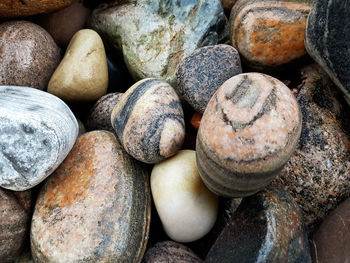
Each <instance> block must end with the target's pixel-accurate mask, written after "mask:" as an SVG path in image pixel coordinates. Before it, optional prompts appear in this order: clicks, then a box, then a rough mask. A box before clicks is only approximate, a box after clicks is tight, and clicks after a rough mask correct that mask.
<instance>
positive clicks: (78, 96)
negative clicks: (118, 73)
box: [47, 29, 108, 102]
mask: <svg viewBox="0 0 350 263" xmlns="http://www.w3.org/2000/svg"><path fill="white" fill-rule="evenodd" d="M107 87H108V67H107V58H106V52H105V49H104V46H103V42H102V39H101V38H100V36H99V35H98V34H97V33H96V32H95V31H93V30H91V29H82V30H79V31H78V32H77V33H76V34H75V35H74V36H73V38H72V39H71V41H70V43H69V45H68V47H67V51H66V54H65V55H64V58H63V59H62V61H61V63H60V64H59V66H58V67H57V69H56V70H55V72H54V73H53V75H52V77H51V79H50V82H49V86H48V89H47V91H48V92H49V93H52V94H53V95H56V96H57V97H59V98H61V99H63V100H66V101H76V102H79V101H94V100H97V99H99V98H100V97H102V96H103V95H105V94H106V92H107Z"/></svg>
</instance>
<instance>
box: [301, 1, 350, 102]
mask: <svg viewBox="0 0 350 263" xmlns="http://www.w3.org/2000/svg"><path fill="white" fill-rule="evenodd" d="M349 42H350V2H349V1H344V0H318V1H315V3H314V5H313V8H312V11H311V12H310V16H309V18H308V22H307V27H306V36H305V45H306V49H307V51H308V53H309V54H310V56H311V57H312V58H313V59H314V60H315V61H316V62H317V63H318V64H319V65H321V66H322V68H323V69H324V70H325V71H326V72H327V73H328V74H329V76H330V77H331V79H332V80H333V81H334V83H335V84H336V85H337V86H338V87H339V88H340V90H341V91H342V92H343V94H344V97H345V99H346V100H347V102H348V104H349V105H350V63H349V61H350V49H349Z"/></svg>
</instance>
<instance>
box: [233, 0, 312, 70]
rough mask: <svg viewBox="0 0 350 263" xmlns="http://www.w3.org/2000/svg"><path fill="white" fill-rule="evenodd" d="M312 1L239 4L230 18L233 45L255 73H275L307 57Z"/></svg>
mask: <svg viewBox="0 0 350 263" xmlns="http://www.w3.org/2000/svg"><path fill="white" fill-rule="evenodd" d="M309 12H310V0H304V1H303V0H278V1H270V0H248V1H247V0H239V1H238V2H237V3H236V4H235V5H234V7H233V8H232V11H231V15H230V35H231V41H232V45H233V46H234V47H235V48H236V49H237V50H238V52H239V54H240V55H241V58H242V60H243V61H244V62H245V63H246V64H248V65H249V66H251V67H252V68H254V69H258V70H267V69H271V68H272V69H276V68H278V67H280V66H282V65H285V64H288V63H290V62H292V61H294V60H296V59H299V58H301V57H302V56H304V55H305V54H306V49H305V45H304V35H305V28H306V20H307V16H308V14H309Z"/></svg>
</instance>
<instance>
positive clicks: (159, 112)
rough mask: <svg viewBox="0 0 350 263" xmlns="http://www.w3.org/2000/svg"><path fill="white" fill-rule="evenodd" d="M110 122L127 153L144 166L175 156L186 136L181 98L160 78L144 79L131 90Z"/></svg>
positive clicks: (120, 102)
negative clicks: (144, 164)
mask: <svg viewBox="0 0 350 263" xmlns="http://www.w3.org/2000/svg"><path fill="white" fill-rule="evenodd" d="M111 121H112V126H113V128H114V130H115V132H116V134H117V136H118V138H119V140H120V142H121V143H122V145H123V146H124V148H125V150H126V151H127V152H128V153H129V154H130V155H131V156H133V157H134V158H135V159H137V160H139V161H142V162H145V163H157V162H160V161H162V160H164V159H166V158H168V157H170V156H172V155H174V154H175V153H177V152H178V150H180V148H181V146H182V143H183V141H184V137H185V124H184V115H183V110H182V106H181V103H180V100H179V97H178V96H177V94H176V92H175V91H174V89H173V88H172V87H171V86H170V85H169V84H168V83H166V82H164V81H162V80H158V79H144V80H141V81H139V82H137V83H135V84H134V85H133V86H132V87H130V88H129V89H128V90H127V91H126V92H125V93H124V95H123V97H122V98H121V100H120V101H119V103H118V104H117V105H116V106H115V107H114V109H113V112H112V117H111Z"/></svg>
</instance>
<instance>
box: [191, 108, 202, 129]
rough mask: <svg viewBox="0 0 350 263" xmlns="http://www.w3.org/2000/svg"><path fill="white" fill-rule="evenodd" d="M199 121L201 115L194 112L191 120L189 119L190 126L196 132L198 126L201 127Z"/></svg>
mask: <svg viewBox="0 0 350 263" xmlns="http://www.w3.org/2000/svg"><path fill="white" fill-rule="evenodd" d="M201 120H202V114H199V113H198V112H195V113H194V114H193V115H192V118H191V125H192V126H193V127H194V128H195V129H196V130H198V129H199V126H200V125H201Z"/></svg>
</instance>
